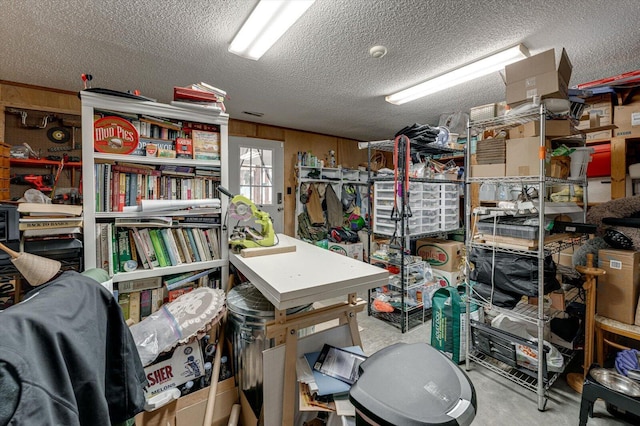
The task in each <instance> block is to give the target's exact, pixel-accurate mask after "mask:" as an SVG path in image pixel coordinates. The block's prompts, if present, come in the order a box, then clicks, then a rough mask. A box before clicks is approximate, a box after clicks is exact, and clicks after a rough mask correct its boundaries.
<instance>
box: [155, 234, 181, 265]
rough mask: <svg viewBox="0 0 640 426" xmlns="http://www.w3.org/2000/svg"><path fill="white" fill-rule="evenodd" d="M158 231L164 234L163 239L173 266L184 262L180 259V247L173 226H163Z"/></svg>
mask: <svg viewBox="0 0 640 426" xmlns="http://www.w3.org/2000/svg"><path fill="white" fill-rule="evenodd" d="M158 232H159V233H160V235H161V236H162V241H163V242H164V245H165V247H166V249H167V254H168V255H169V260H170V261H171V265H172V266H177V265H181V264H182V259H180V256H179V253H178V247H177V245H176V242H175V240H174V238H173V233H172V232H171V228H162V229H159V230H158Z"/></svg>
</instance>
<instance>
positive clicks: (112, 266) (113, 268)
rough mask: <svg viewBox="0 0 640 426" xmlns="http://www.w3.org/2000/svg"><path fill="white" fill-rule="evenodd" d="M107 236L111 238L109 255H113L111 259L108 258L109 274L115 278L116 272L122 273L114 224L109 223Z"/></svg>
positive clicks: (108, 242) (108, 245) (109, 240)
mask: <svg viewBox="0 0 640 426" xmlns="http://www.w3.org/2000/svg"><path fill="white" fill-rule="evenodd" d="M107 234H108V236H109V238H108V239H107V253H111V257H109V256H107V257H108V258H109V271H108V272H109V275H110V276H113V274H115V273H116V272H120V267H119V262H118V250H117V242H116V233H115V227H114V226H113V223H107Z"/></svg>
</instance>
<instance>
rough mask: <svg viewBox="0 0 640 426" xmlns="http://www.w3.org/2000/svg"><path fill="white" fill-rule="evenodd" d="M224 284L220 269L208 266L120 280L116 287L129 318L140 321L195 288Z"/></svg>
mask: <svg viewBox="0 0 640 426" xmlns="http://www.w3.org/2000/svg"><path fill="white" fill-rule="evenodd" d="M220 285H221V283H220V271H219V269H207V270H204V271H194V272H189V273H186V274H174V275H167V276H165V277H149V278H143V279H139V280H131V281H123V282H120V283H118V288H117V289H115V290H114V297H115V298H116V300H118V304H119V305H120V307H121V309H122V312H123V314H124V317H125V319H132V320H133V321H135V322H139V321H141V320H143V319H145V318H146V317H148V316H149V315H151V314H152V313H154V312H156V311H157V310H158V309H159V308H160V306H162V305H163V304H164V303H168V302H173V301H174V300H175V299H177V298H178V297H180V296H181V295H183V294H185V293H188V292H190V291H192V290H193V289H195V288H198V287H213V288H219V287H220Z"/></svg>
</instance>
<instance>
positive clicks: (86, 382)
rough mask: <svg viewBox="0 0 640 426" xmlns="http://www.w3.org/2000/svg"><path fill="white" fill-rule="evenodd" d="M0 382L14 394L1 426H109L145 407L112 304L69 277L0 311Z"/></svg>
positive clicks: (101, 292)
mask: <svg viewBox="0 0 640 426" xmlns="http://www.w3.org/2000/svg"><path fill="white" fill-rule="evenodd" d="M3 378H4V379H5V380H6V381H10V380H11V378H14V379H15V380H14V381H15V382H17V384H18V385H19V387H20V392H19V399H18V401H17V406H16V407H15V411H14V412H13V413H11V415H8V417H5V418H4V419H2V415H3V414H4V415H5V416H6V415H7V414H6V413H2V411H7V409H6V407H7V406H8V405H11V404H5V403H0V405H2V406H4V407H5V409H4V410H2V409H0V424H3V420H5V421H6V420H7V418H8V419H9V421H8V424H10V425H30V426H31V425H65V426H69V425H92V426H100V425H111V424H112V423H116V422H121V421H124V420H126V419H128V418H131V417H133V416H134V415H135V414H137V413H139V412H140V411H142V409H143V406H144V394H143V388H144V386H146V379H145V375H144V370H143V368H142V364H141V362H140V358H139V356H138V352H137V349H136V347H135V343H134V341H133V338H132V337H131V333H130V332H129V328H128V327H127V325H126V323H125V322H124V319H123V316H122V311H121V310H120V307H119V306H118V303H117V301H116V300H115V299H114V298H113V295H112V294H111V293H110V292H109V291H108V290H107V289H105V288H104V287H103V286H102V285H100V284H98V283H97V282H96V281H95V280H93V279H91V278H88V277H85V276H83V275H81V274H79V273H77V272H73V271H68V272H65V273H63V274H62V275H61V276H60V277H59V278H57V279H55V280H54V281H52V282H50V283H48V284H46V285H44V286H41V287H38V288H36V290H35V291H34V292H32V294H31V295H30V297H28V298H27V299H26V300H24V301H23V302H21V303H19V304H17V305H15V306H12V307H10V308H9V309H7V310H5V311H2V312H0V382H1V381H2V379H3ZM0 388H2V383H0ZM5 396H6V395H1V396H0V400H4V402H7V400H6V399H5Z"/></svg>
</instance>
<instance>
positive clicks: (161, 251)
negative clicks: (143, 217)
mask: <svg viewBox="0 0 640 426" xmlns="http://www.w3.org/2000/svg"><path fill="white" fill-rule="evenodd" d="M149 236H150V237H151V245H152V247H153V251H154V252H155V254H156V257H157V259H158V263H159V264H160V267H165V266H171V260H170V259H169V254H168V253H167V249H166V247H165V245H164V241H163V239H162V236H161V235H160V233H159V230H158V229H149Z"/></svg>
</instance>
